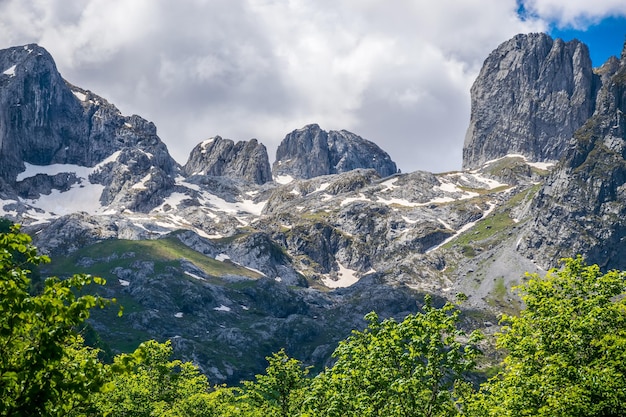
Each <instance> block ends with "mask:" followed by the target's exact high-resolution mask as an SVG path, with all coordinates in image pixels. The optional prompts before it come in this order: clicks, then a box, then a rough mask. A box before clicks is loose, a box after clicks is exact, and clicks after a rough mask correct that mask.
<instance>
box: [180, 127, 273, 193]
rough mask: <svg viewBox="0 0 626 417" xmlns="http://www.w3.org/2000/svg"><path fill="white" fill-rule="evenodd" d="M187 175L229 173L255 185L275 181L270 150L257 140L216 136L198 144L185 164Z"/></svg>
mask: <svg viewBox="0 0 626 417" xmlns="http://www.w3.org/2000/svg"><path fill="white" fill-rule="evenodd" d="M183 172H184V173H185V174H186V175H209V176H217V177H221V176H228V177H231V178H238V179H243V180H245V181H249V182H252V183H255V184H264V183H266V182H268V181H271V180H272V171H271V168H270V163H269V158H268V156H267V149H266V148H265V146H264V145H263V144H261V143H259V142H258V141H257V140H256V139H251V140H249V141H240V142H237V143H235V142H233V141H232V140H230V139H223V138H221V137H220V136H215V137H213V138H210V139H208V140H205V141H204V142H202V143H200V144H198V145H197V146H196V147H195V148H194V149H193V150H192V151H191V153H190V155H189V159H188V161H187V163H186V164H185V166H184V167H183Z"/></svg>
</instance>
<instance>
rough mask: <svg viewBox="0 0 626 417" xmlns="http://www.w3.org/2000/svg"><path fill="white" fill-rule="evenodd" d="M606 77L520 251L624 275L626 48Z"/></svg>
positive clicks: (539, 201)
mask: <svg viewBox="0 0 626 417" xmlns="http://www.w3.org/2000/svg"><path fill="white" fill-rule="evenodd" d="M597 76H598V77H602V80H603V82H602V87H601V89H600V92H599V94H598V100H597V102H596V108H595V112H594V114H593V116H592V117H590V118H589V119H588V120H586V122H585V124H584V125H583V126H582V127H581V128H580V129H578V130H577V131H576V132H575V133H574V135H573V138H572V141H571V143H570V146H569V147H568V149H567V151H566V152H565V153H564V156H563V158H562V159H561V162H560V164H559V166H558V168H557V169H556V170H555V171H554V172H553V173H552V175H551V176H550V177H549V178H548V179H547V181H546V182H545V185H544V186H543V187H542V189H541V190H540V192H539V194H538V195H537V198H536V199H535V200H534V201H533V205H532V207H531V210H532V212H533V213H534V218H533V221H532V222H531V223H530V224H529V227H528V230H527V231H526V232H525V233H524V235H523V237H522V240H521V241H520V250H521V251H522V252H523V253H524V254H525V255H526V256H528V257H533V258H534V259H537V260H538V261H539V262H541V263H544V264H545V263H547V262H548V261H549V260H550V259H554V258H556V257H562V256H563V255H567V254H571V253H572V252H573V253H581V254H584V255H585V256H586V258H587V259H588V260H589V261H590V262H593V263H597V264H599V265H601V266H602V267H603V268H605V269H613V268H617V269H626V258H625V257H624V255H626V244H625V242H624V239H626V222H625V221H624V215H625V214H626V205H625V202H626V198H625V197H626V194H625V192H626V142H625V141H626V118H625V115H624V112H626V44H625V46H624V50H623V52H622V54H621V60H620V61H617V60H616V59H611V60H609V61H608V62H607V63H606V64H605V65H603V66H602V67H601V68H599V69H598V70H597Z"/></svg>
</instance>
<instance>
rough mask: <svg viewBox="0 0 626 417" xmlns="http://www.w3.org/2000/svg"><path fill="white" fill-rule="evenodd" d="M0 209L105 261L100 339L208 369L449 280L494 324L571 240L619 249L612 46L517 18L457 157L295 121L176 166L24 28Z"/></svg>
mask: <svg viewBox="0 0 626 417" xmlns="http://www.w3.org/2000/svg"><path fill="white" fill-rule="evenodd" d="M0 71H1V72H0V139H1V142H0V143H1V144H2V146H1V147H0V161H1V165H0V216H2V217H5V218H7V219H9V220H10V221H13V222H17V223H21V224H23V225H24V226H23V227H24V230H25V231H27V232H29V233H30V234H31V235H32V236H33V237H34V239H35V243H36V245H37V246H38V247H39V248H40V250H41V251H43V252H44V253H48V254H50V255H51V256H52V259H53V262H52V263H50V264H49V265H46V266H45V267H44V268H43V269H42V271H41V272H42V274H44V275H57V276H61V277H63V276H68V275H70V274H73V273H77V272H86V273H91V274H94V275H99V276H103V277H105V278H107V284H106V286H104V287H103V288H102V290H101V291H102V294H103V295H105V296H107V297H115V298H116V299H117V300H118V301H119V303H120V304H121V305H123V306H124V314H123V316H122V317H117V315H116V311H109V310H106V309H105V310H102V311H97V312H94V314H93V316H92V318H91V319H90V323H91V326H92V327H93V328H94V329H96V330H97V331H98V333H99V334H100V335H101V337H102V339H103V340H105V341H106V342H107V343H108V344H109V346H110V348H111V349H112V350H113V351H114V352H127V351H130V350H133V349H134V348H136V347H137V345H138V344H139V343H140V342H142V341H144V340H147V339H157V340H160V341H163V340H165V339H170V340H172V342H173V346H174V349H175V353H176V355H177V356H178V357H179V358H182V359H186V360H192V361H194V363H196V364H198V365H199V366H200V368H201V369H202V371H203V372H205V373H206V374H207V375H208V376H209V378H210V380H211V381H212V382H214V383H220V382H228V383H237V382H239V381H240V380H241V379H246V378H251V377H252V376H253V375H254V374H255V373H259V372H260V371H261V370H262V369H263V367H264V366H265V360H264V357H265V356H267V355H269V354H271V353H272V352H276V351H278V350H279V349H281V348H283V347H284V348H286V351H287V353H288V354H289V355H291V356H294V357H296V358H298V359H300V360H302V361H304V362H305V363H306V364H310V365H314V366H317V367H318V368H319V367H322V366H324V365H325V364H326V363H327V361H328V360H329V357H330V354H331V352H332V351H333V349H334V347H335V346H336V343H337V341H338V340H341V339H342V338H345V337H346V336H347V335H348V334H349V333H350V331H351V330H352V329H355V328H362V327H363V326H364V325H365V323H364V320H363V316H364V315H365V314H367V313H368V312H370V311H376V312H377V313H378V314H379V316H380V317H383V318H384V317H396V318H402V317H404V316H406V315H407V314H408V313H411V312H416V311H419V308H420V306H421V305H422V303H423V298H424V296H425V295H426V294H430V295H432V296H434V299H435V300H436V303H441V302H443V301H444V300H446V299H451V298H453V297H455V295H456V294H457V293H459V292H463V293H465V294H467V295H468V300H467V302H466V303H465V304H464V305H463V308H464V310H465V316H464V317H465V319H464V322H463V325H464V326H465V327H468V328H476V327H480V328H484V329H486V331H487V332H490V331H493V329H495V328H496V327H497V326H495V325H494V323H497V318H496V317H497V315H498V314H499V313H501V312H516V311H518V309H519V308H520V303H519V300H518V298H517V297H516V295H515V293H514V292H512V291H511V287H512V286H514V285H515V284H517V283H520V282H521V280H522V279H523V277H524V272H526V271H528V272H542V271H545V270H546V269H548V268H551V267H554V266H557V265H558V260H559V259H560V258H562V257H571V256H575V255H577V254H582V255H583V256H585V257H586V258H587V260H588V262H590V263H598V264H600V265H601V266H602V267H603V268H621V269H625V268H626V265H624V259H625V257H624V254H625V252H626V249H624V244H623V239H624V236H625V235H626V224H625V223H624V221H623V219H624V218H625V217H626V216H625V214H626V204H625V203H624V202H625V201H626V198H625V196H624V190H625V189H626V188H625V187H626V186H625V185H624V184H625V183H626V160H625V158H626V147H625V142H624V141H625V139H626V133H625V132H626V120H625V119H624V112H625V111H626V108H625V105H626V104H625V103H626V87H625V85H626V81H625V80H626V50H625V52H624V53H622V56H621V57H619V58H618V57H613V58H611V59H610V60H609V61H607V63H605V64H604V65H603V66H601V67H599V68H592V67H591V64H590V60H589V55H588V51H587V47H586V46H585V45H583V44H581V43H580V42H577V41H572V42H563V41H562V40H559V39H551V38H550V37H548V36H546V35H542V34H529V35H518V36H516V37H515V38H513V39H511V40H509V41H507V42H504V43H503V44H502V45H500V46H499V47H498V48H497V49H496V50H495V51H494V52H492V53H491V54H490V55H489V57H488V58H487V60H486V61H485V64H484V66H483V69H482V71H481V72H480V75H479V76H478V79H477V80H476V82H475V84H474V86H473V87H472V90H471V94H472V114H471V121H470V126H469V129H468V134H467V137H466V140H465V144H464V162H463V165H464V168H465V169H463V170H460V171H457V172H448V173H430V172H423V171H416V172H411V173H400V172H399V171H398V169H397V167H396V165H395V163H394V162H393V161H392V160H391V159H390V158H389V155H388V154H387V153H385V152H384V151H383V150H382V149H380V148H379V147H378V146H377V145H375V144H374V143H372V142H370V141H367V140H365V139H363V138H361V137H359V136H357V135H355V134H353V133H350V132H347V131H345V130H342V131H328V132H327V131H324V130H323V129H322V128H321V127H320V126H318V125H315V124H313V125H308V126H305V127H303V128H301V129H297V130H294V131H293V132H291V133H289V134H287V135H286V137H285V139H284V140H283V141H282V143H281V144H280V146H279V147H278V150H277V154H276V160H275V162H274V164H273V166H272V168H271V169H270V165H269V162H268V155H267V151H266V148H265V147H264V146H263V145H262V144H260V143H258V141H256V140H254V139H252V140H249V141H240V142H234V141H232V140H229V139H223V138H221V137H219V136H214V137H213V138H211V139H208V140H205V141H203V142H201V143H199V144H198V146H196V147H195V148H194V149H193V150H192V151H191V154H190V157H189V160H188V161H187V162H186V164H185V165H184V166H180V165H178V164H177V163H176V162H174V160H173V159H172V158H171V157H170V156H169V153H168V151H167V148H166V147H165V145H164V144H163V143H162V142H161V140H160V139H159V137H158V136H157V132H156V127H155V126H154V125H153V124H152V123H150V122H148V121H146V120H144V119H142V118H141V117H139V116H123V115H121V114H120V112H119V111H118V110H117V109H116V108H115V107H114V106H113V105H111V104H109V103H107V102H106V100H104V99H103V98H101V97H98V96H97V95H95V94H94V93H92V92H90V91H88V90H84V89H82V88H79V87H76V86H73V85H71V84H69V83H68V82H66V81H65V80H63V79H62V77H61V76H60V75H59V73H58V72H57V70H56V67H55V65H54V61H53V60H52V57H50V55H49V54H48V53H47V52H46V51H45V50H44V49H43V48H40V47H38V46H37V45H27V46H20V47H15V48H10V49H7V50H3V51H0Z"/></svg>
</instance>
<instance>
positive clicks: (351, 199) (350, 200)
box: [340, 193, 371, 207]
mask: <svg viewBox="0 0 626 417" xmlns="http://www.w3.org/2000/svg"><path fill="white" fill-rule="evenodd" d="M355 201H371V200H370V199H368V198H367V197H365V195H364V194H363V193H359V196H358V197H348V198H344V199H343V200H342V201H341V203H340V206H341V207H343V206H347V205H348V204H350V203H354V202H355Z"/></svg>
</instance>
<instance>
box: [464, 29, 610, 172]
mask: <svg viewBox="0 0 626 417" xmlns="http://www.w3.org/2000/svg"><path fill="white" fill-rule="evenodd" d="M599 87H600V77H599V76H598V75H596V74H594V72H593V69H592V67H591V60H590V58H589V51H588V49H587V46H586V45H584V44H582V43H580V42H579V41H577V40H573V41H570V42H564V41H563V40H561V39H556V40H553V39H552V38H551V37H550V36H548V35H546V34H543V33H535V34H529V35H517V36H515V37H514V38H513V39H511V40H509V41H506V42H504V43H503V44H502V45H500V46H499V47H498V48H497V49H496V50H495V51H493V52H492V53H491V54H490V55H489V57H488V58H487V59H486V60H485V63H484V65H483V67H482V69H481V71H480V74H479V75H478V78H477V79H476V81H475V82H474V85H473V86H472V89H471V97H472V104H471V106H472V110H471V119H470V125H469V128H468V130H467V134H466V137H465V144H464V147H463V167H464V168H476V167H478V166H480V165H481V164H483V163H485V162H487V161H489V160H491V159H496V158H500V157H502V156H505V155H507V154H521V155H524V156H525V157H527V158H528V159H529V160H531V161H549V160H554V161H555V160H558V159H560V157H561V156H562V155H563V151H564V150H565V148H566V147H567V144H568V142H569V140H570V139H571V137H572V136H573V134H574V132H575V131H576V130H577V129H578V128H579V127H581V126H582V125H583V124H584V123H585V121H586V120H587V119H588V118H589V117H591V115H592V114H593V112H594V109H595V101H596V95H597V92H598V89H599Z"/></svg>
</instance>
